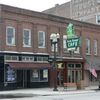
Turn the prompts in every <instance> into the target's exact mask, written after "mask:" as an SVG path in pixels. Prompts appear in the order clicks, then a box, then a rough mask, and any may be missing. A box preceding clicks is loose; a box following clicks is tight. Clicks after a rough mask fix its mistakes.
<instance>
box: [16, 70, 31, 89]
mask: <svg viewBox="0 0 100 100" xmlns="http://www.w3.org/2000/svg"><path fill="white" fill-rule="evenodd" d="M29 81H30V70H17V87H18V88H27V87H29Z"/></svg>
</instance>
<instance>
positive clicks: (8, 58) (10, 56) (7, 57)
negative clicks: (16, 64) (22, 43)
mask: <svg viewBox="0 0 100 100" xmlns="http://www.w3.org/2000/svg"><path fill="white" fill-rule="evenodd" d="M5 60H16V61H18V60H19V57H18V56H15V55H5Z"/></svg>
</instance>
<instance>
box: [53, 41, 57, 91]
mask: <svg viewBox="0 0 100 100" xmlns="http://www.w3.org/2000/svg"><path fill="white" fill-rule="evenodd" d="M53 61H54V66H53V73H54V89H53V91H58V89H57V68H56V42H54V60H53Z"/></svg>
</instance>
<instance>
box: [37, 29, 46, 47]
mask: <svg viewBox="0 0 100 100" xmlns="http://www.w3.org/2000/svg"><path fill="white" fill-rule="evenodd" d="M40 32H43V40H44V42H43V46H39V33H40ZM38 48H45V32H44V31H38Z"/></svg>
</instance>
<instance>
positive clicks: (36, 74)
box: [31, 69, 48, 82]
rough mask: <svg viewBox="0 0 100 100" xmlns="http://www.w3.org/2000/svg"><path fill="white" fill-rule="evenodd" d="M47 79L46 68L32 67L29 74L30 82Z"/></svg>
mask: <svg viewBox="0 0 100 100" xmlns="http://www.w3.org/2000/svg"><path fill="white" fill-rule="evenodd" d="M44 81H46V82H47V81H48V69H40V70H39V69H34V70H33V71H32V74H31V82H44Z"/></svg>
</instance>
